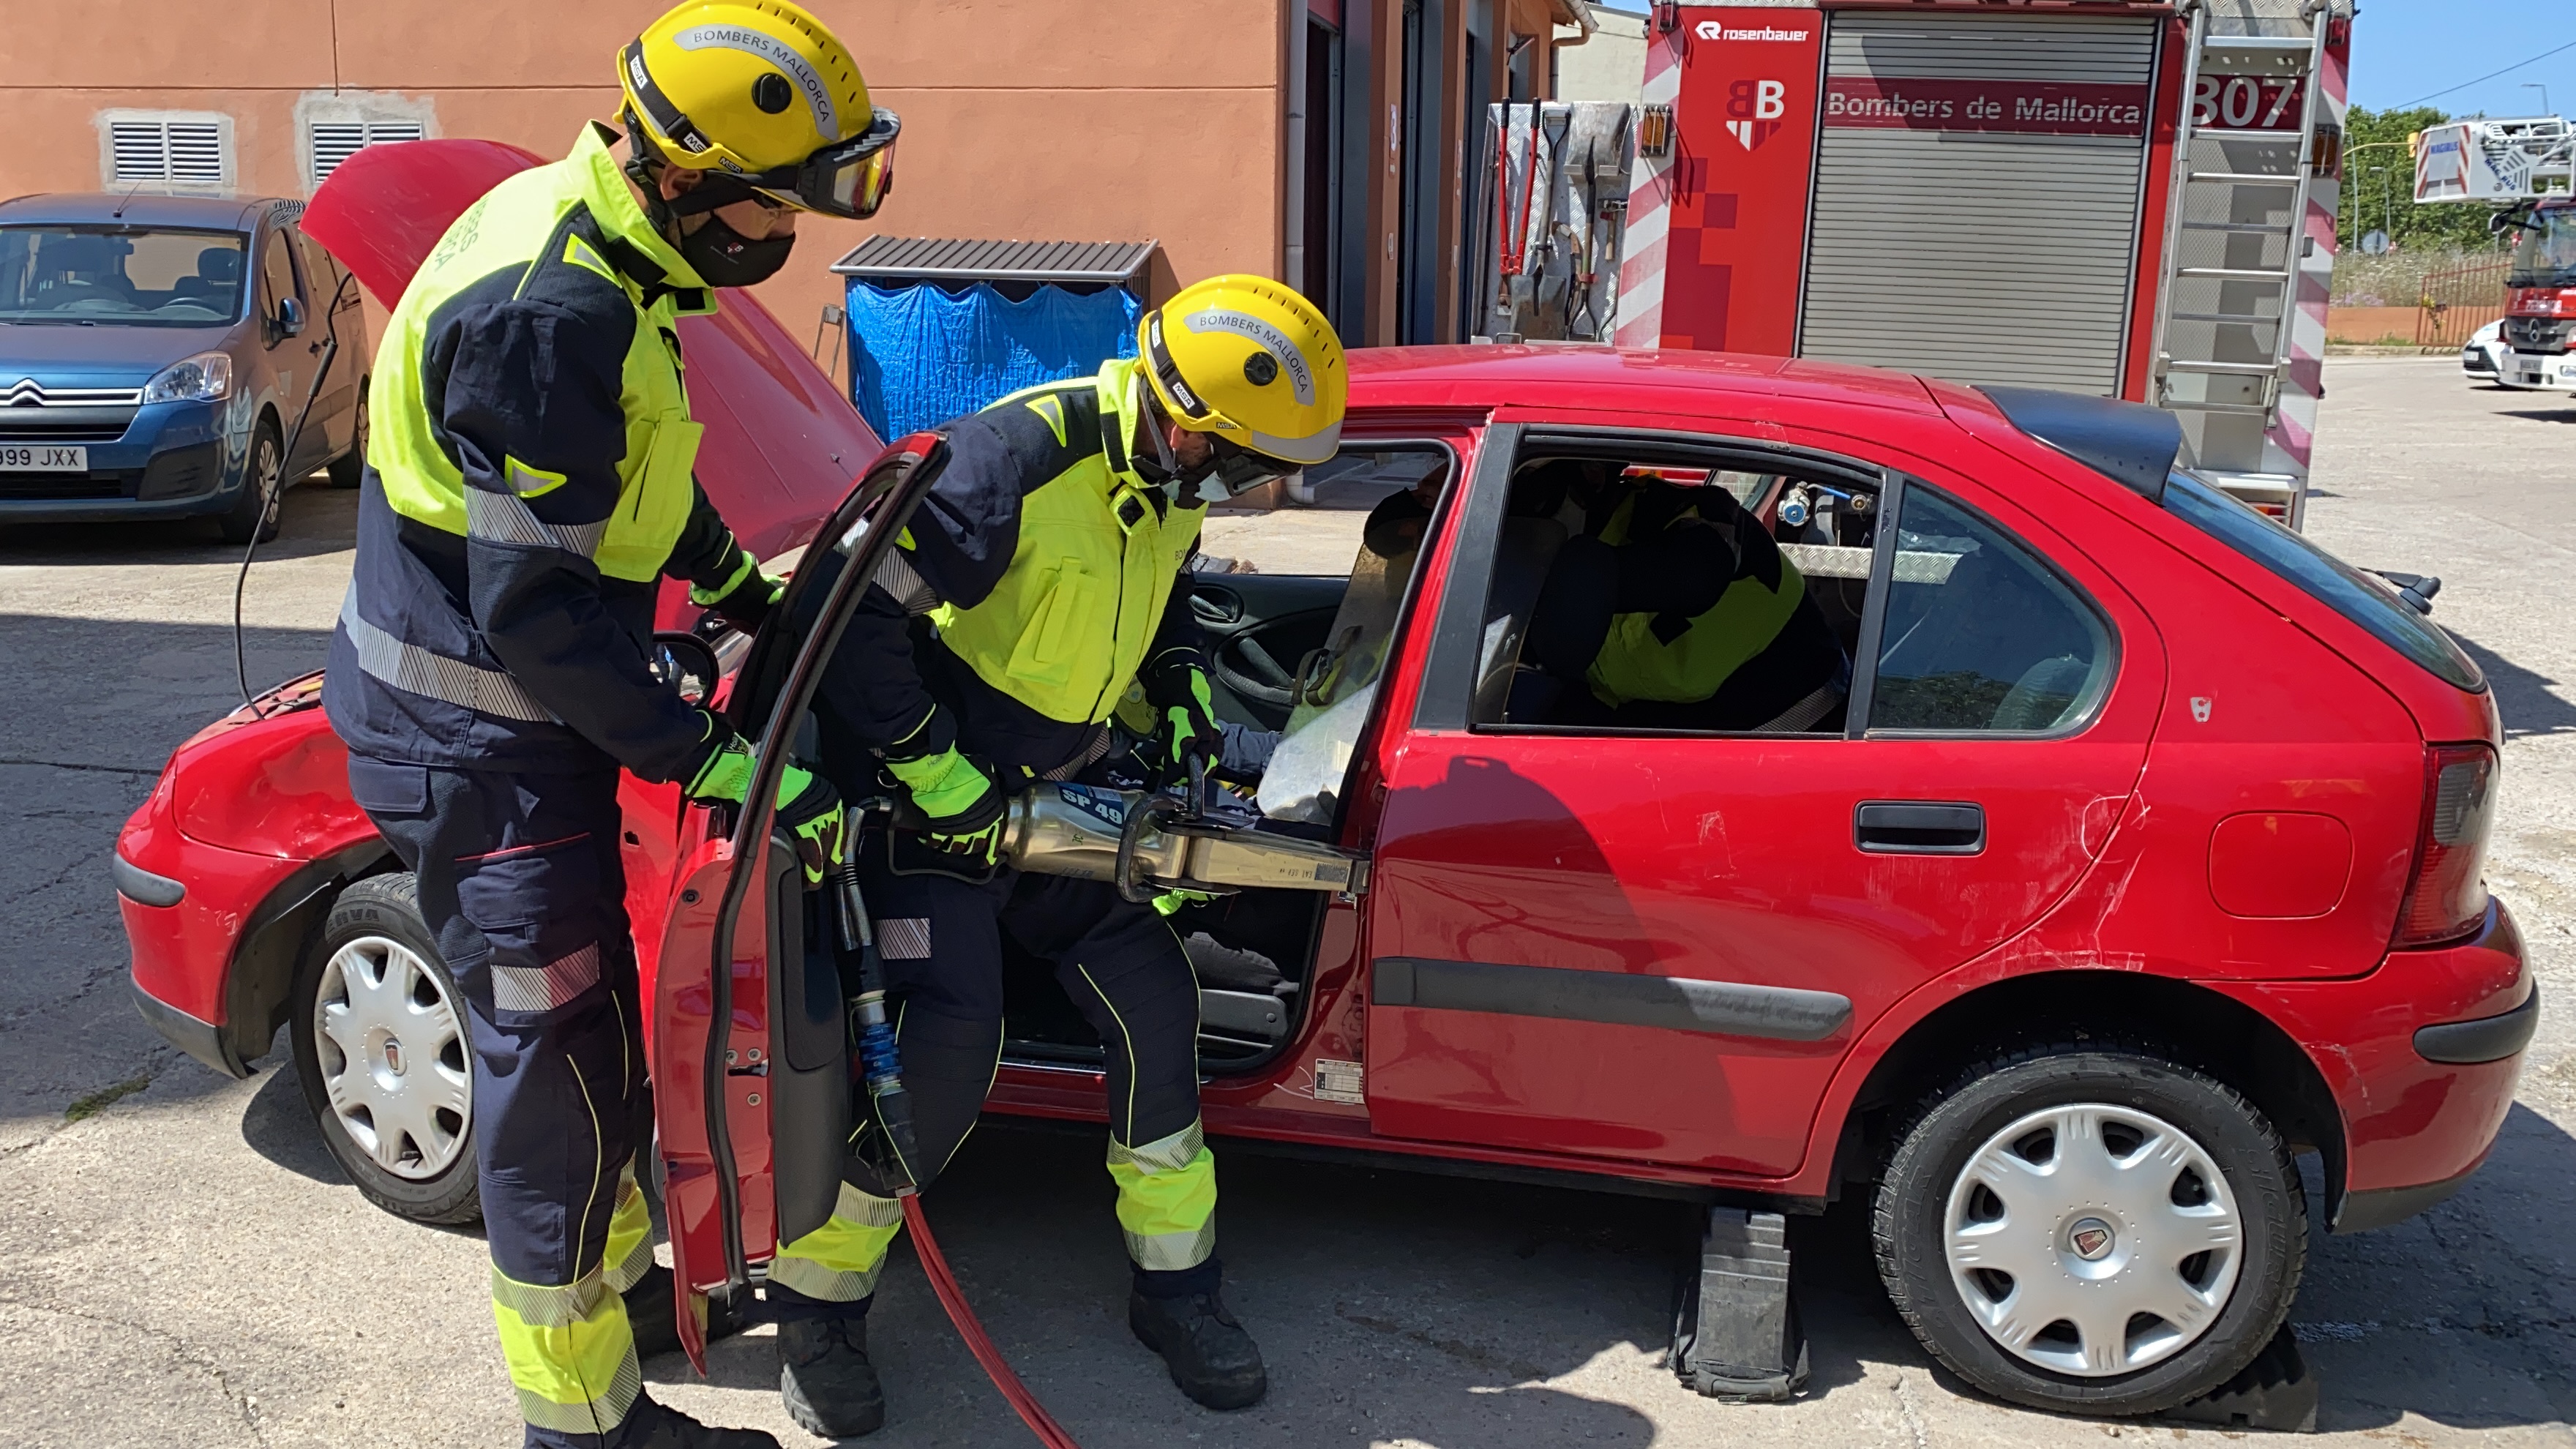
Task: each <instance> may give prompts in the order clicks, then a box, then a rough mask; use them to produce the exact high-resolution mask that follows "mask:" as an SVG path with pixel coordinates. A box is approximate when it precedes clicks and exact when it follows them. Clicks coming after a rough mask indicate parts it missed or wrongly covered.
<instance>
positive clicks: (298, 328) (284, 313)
mask: <svg viewBox="0 0 2576 1449" xmlns="http://www.w3.org/2000/svg"><path fill="white" fill-rule="evenodd" d="M303 331H304V299H303V298H301V297H283V298H280V299H279V300H278V303H277V335H279V336H280V337H294V336H297V335H299V334H301V333H302V332H303Z"/></svg>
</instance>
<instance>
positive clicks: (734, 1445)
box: [618, 1397, 779, 1449]
mask: <svg viewBox="0 0 2576 1449" xmlns="http://www.w3.org/2000/svg"><path fill="white" fill-rule="evenodd" d="M620 1427H622V1428H623V1429H624V1430H625V1431H626V1433H625V1437H624V1438H623V1439H621V1440H619V1441H618V1449H779V1443H778V1440H777V1438H776V1437H775V1436H773V1435H771V1434H769V1433H767V1432H765V1431H763V1430H759V1429H721V1428H718V1427H716V1426H715V1425H713V1424H701V1423H699V1422H698V1421H697V1420H695V1419H692V1418H690V1417H689V1416H688V1415H686V1414H683V1413H681V1412H680V1411H679V1410H677V1409H674V1408H671V1407H670V1406H669V1405H667V1404H657V1403H655V1402H653V1400H651V1399H650V1398H642V1397H639V1398H637V1399H636V1401H635V1407H634V1408H632V1409H630V1410H628V1411H627V1414H626V1422H625V1424H623V1425H622V1426H620Z"/></svg>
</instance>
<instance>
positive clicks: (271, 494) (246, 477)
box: [215, 418, 286, 543]
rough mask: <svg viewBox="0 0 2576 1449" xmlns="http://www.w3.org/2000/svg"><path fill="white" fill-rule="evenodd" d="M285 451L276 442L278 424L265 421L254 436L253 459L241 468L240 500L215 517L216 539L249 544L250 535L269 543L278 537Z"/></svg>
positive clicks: (283, 484) (251, 445)
mask: <svg viewBox="0 0 2576 1449" xmlns="http://www.w3.org/2000/svg"><path fill="white" fill-rule="evenodd" d="M285 465H286V451H285V448H284V447H283V445H281V444H280V443H279V442H278V439H277V424H275V423H273V422H271V421H269V420H268V419H266V418H262V419H261V420H260V424H259V431H258V432H256V433H254V434H252V435H251V440H250V457H249V459H248V460H247V461H245V462H244V463H243V465H242V486H241V494H240V496H238V497H236V498H234V499H233V506H232V507H230V508H228V509H226V510H224V511H223V512H222V513H220V514H217V515H216V516H215V535H216V536H217V537H218V538H221V539H222V540H223V541H224V542H226V543H248V542H250V541H251V535H252V534H254V533H256V534H258V535H259V541H260V542H262V543H266V542H268V541H269V540H270V539H272V538H275V537H277V527H278V512H279V509H278V506H277V505H278V502H279V500H278V496H277V495H278V492H279V490H281V489H283V488H284V487H285V486H286V478H285V472H286V466H285Z"/></svg>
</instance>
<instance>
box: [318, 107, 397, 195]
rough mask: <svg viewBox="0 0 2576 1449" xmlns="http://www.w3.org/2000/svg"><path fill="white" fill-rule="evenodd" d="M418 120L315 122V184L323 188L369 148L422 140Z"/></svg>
mask: <svg viewBox="0 0 2576 1449" xmlns="http://www.w3.org/2000/svg"><path fill="white" fill-rule="evenodd" d="M421 135H422V130H421V124H420V122H418V121H315V122H314V123H313V125H312V142H313V144H312V153H313V184H314V185H316V186H319V185H321V184H322V183H323V182H325V181H327V180H329V179H330V177H331V173H332V172H334V171H336V170H338V169H340V163H341V162H343V161H346V160H348V159H349V158H350V157H352V156H355V155H357V154H358V153H359V152H360V151H362V150H365V149H366V148H367V147H369V146H382V145H385V144H387V143H388V142H393V141H417V140H419V139H420V138H421Z"/></svg>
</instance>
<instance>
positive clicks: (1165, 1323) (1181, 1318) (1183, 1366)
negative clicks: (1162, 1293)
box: [1127, 1285, 1270, 1409]
mask: <svg viewBox="0 0 2576 1449" xmlns="http://www.w3.org/2000/svg"><path fill="white" fill-rule="evenodd" d="M1127 1326H1128V1327H1129V1328H1131V1329H1134V1330H1135V1332H1136V1338H1137V1341H1138V1342H1140V1343H1142V1344H1144V1345H1145V1346H1146V1347H1147V1348H1150V1349H1152V1350H1153V1351H1154V1352H1156V1353H1159V1354H1161V1355H1162V1356H1163V1362H1164V1363H1166V1364H1169V1365H1170V1366H1171V1370H1172V1382H1173V1383H1176V1384H1178V1385H1180V1386H1181V1392H1182V1393H1185V1394H1187V1395H1189V1396H1190V1397H1191V1398H1193V1399H1196V1400H1198V1401H1199V1402H1200V1403H1202V1404H1205V1405H1207V1406H1208V1407H1209V1408H1211V1409H1246V1408H1250V1407H1251V1406H1253V1405H1254V1404H1257V1403H1259V1402H1261V1396H1262V1394H1263V1393H1265V1392H1267V1391H1268V1390H1269V1388H1270V1375H1269V1373H1268V1371H1266V1370H1264V1369H1263V1368H1262V1366H1261V1350H1260V1349H1259V1348H1258V1347H1257V1346H1255V1345H1254V1344H1253V1342H1252V1335H1251V1334H1249V1333H1246V1332H1244V1331H1243V1325H1242V1324H1240V1323H1237V1322H1235V1321H1234V1315H1233V1314H1231V1313H1228V1312H1226V1311H1225V1299H1224V1298H1223V1297H1222V1296H1221V1295H1220V1294H1219V1292H1218V1290H1217V1289H1216V1288H1215V1286H1214V1285H1210V1286H1209V1288H1208V1290H1207V1291H1206V1292H1203V1293H1190V1294H1186V1295H1183V1296H1181V1297H1178V1298H1149V1297H1147V1296H1145V1293H1144V1291H1143V1289H1142V1288H1141V1287H1140V1288H1136V1289H1132V1290H1130V1291H1129V1293H1128V1295H1127Z"/></svg>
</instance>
